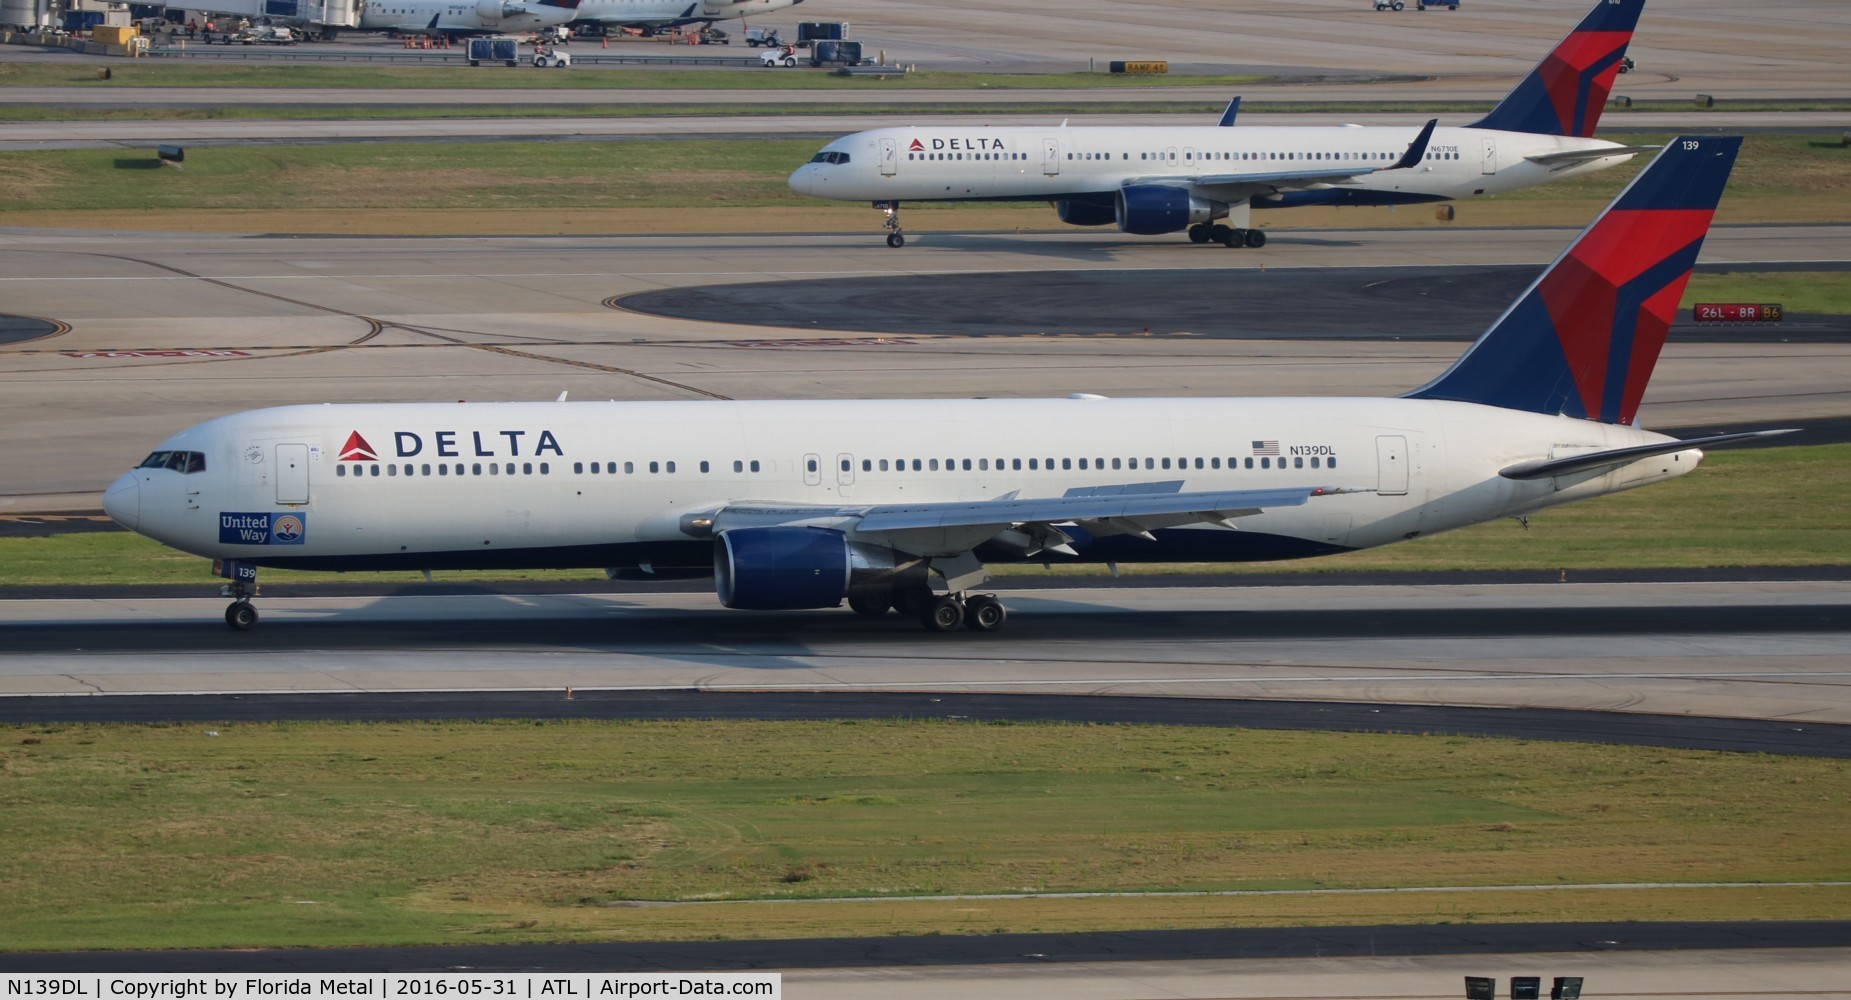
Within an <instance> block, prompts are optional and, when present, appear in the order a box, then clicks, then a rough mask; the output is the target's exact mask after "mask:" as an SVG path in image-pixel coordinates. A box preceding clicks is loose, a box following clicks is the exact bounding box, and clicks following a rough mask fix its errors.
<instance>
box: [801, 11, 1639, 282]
mask: <svg viewBox="0 0 1851 1000" xmlns="http://www.w3.org/2000/svg"><path fill="white" fill-rule="evenodd" d="M1644 6H1645V0H1598V2H1597V3H1595V5H1594V9H1593V10H1592V11H1590V12H1589V13H1588V15H1587V16H1586V17H1584V18H1582V19H1581V23H1580V24H1579V25H1576V27H1575V30H1574V31H1572V32H1570V33H1569V35H1568V37H1567V38H1564V39H1563V40H1562V41H1561V43H1560V44H1559V45H1557V46H1556V47H1555V49H1554V50H1553V51H1551V52H1550V53H1549V55H1548V57H1547V58H1545V59H1544V60H1543V61H1542V62H1541V63H1539V64H1538V65H1537V66H1536V68H1535V69H1533V70H1531V71H1530V75H1529V76H1526V77H1524V79H1523V82H1521V83H1519V84H1518V85H1517V88H1516V89H1515V90H1512V91H1511V92H1510V94H1509V95H1508V96H1506V97H1505V98H1504V100H1503V101H1502V102H1500V103H1499V104H1498V106H1497V107H1495V108H1493V109H1492V110H1491V113H1490V114H1488V115H1486V116H1485V117H1483V118H1481V119H1479V120H1478V121H1476V122H1473V123H1472V124H1470V125H1466V126H1461V127H1457V128H1439V129H1434V128H1433V127H1432V126H1433V124H1434V123H1433V122H1429V123H1428V130H1423V131H1419V133H1418V135H1416V133H1415V130H1410V129H1408V128H1404V127H1364V126H1359V125H1299V126H1256V127H1242V128H1228V127H1225V126H1229V125H1232V124H1233V121H1234V115H1235V112H1236V111H1237V109H1238V107H1239V99H1238V98H1236V99H1235V101H1234V103H1232V104H1230V105H1229V106H1228V110H1227V112H1226V113H1225V114H1223V115H1222V118H1221V123H1220V125H1218V126H1217V125H1149V126H1122V127H1121V126H1074V127H1071V128H1069V127H1065V126H1046V127H1041V126H1019V125H1012V126H1000V127H992V126H983V127H974V128H973V127H943V126H931V127H904V128H880V129H873V130H870V131H866V132H857V133H855V134H853V135H850V136H845V137H843V138H841V139H837V140H835V141H834V142H831V143H829V144H828V145H827V146H824V147H823V148H822V151H821V152H819V153H817V154H816V156H815V157H813V158H812V159H811V160H810V162H808V163H806V164H804V165H802V166H800V167H798V168H797V170H796V171H795V172H794V173H792V174H791V176H790V186H791V188H792V190H795V191H797V192H798V193H800V194H808V195H814V196H816V197H819V198H830V199H834V200H838V201H872V202H874V207H875V208H878V209H881V210H883V211H884V212H886V215H887V217H886V219H885V221H884V225H885V227H886V229H887V245H888V246H890V247H901V246H905V245H906V237H905V235H904V234H903V233H902V232H901V229H900V205H901V203H902V202H907V201H1052V202H1053V203H1054V208H1055V211H1056V212H1057V214H1058V215H1059V216H1060V220H1061V221H1062V222H1067V223H1071V224H1073V225H1076V226H1105V225H1111V224H1114V223H1116V224H1117V226H1118V228H1119V229H1121V230H1123V231H1124V232H1127V233H1136V234H1140V235H1157V234H1161V233H1175V232H1184V231H1187V232H1188V234H1189V238H1190V239H1191V240H1192V241H1194V242H1196V243H1207V242H1210V241H1214V242H1217V243H1221V244H1223V245H1224V246H1230V247H1237V246H1249V247H1258V246H1263V245H1264V244H1265V243H1266V234H1265V233H1264V232H1262V231H1260V230H1258V229H1254V228H1251V225H1252V224H1251V215H1252V210H1253V209H1255V208H1294V207H1297V206H1301V205H1405V204H1411V203H1416V202H1428V201H1448V200H1451V199H1456V198H1470V197H1474V196H1477V195H1484V194H1500V193H1502V192H1505V191H1514V190H1517V189H1518V188H1524V187H1529V186H1530V185H1533V184H1541V183H1543V182H1545V181H1553V180H1560V179H1562V178H1564V177H1574V176H1578V175H1580V174H1585V173H1591V172H1593V171H1596V170H1604V169H1606V168H1607V167H1611V166H1614V165H1616V164H1619V163H1623V162H1625V161H1626V160H1628V159H1631V158H1632V155H1633V154H1634V153H1637V152H1639V151H1641V149H1642V148H1650V147H1636V146H1622V145H1620V144H1619V143H1614V142H1607V141H1605V140H1603V139H1595V138H1592V136H1593V135H1594V127H1595V125H1596V124H1597V123H1598V122H1599V121H1600V112H1601V108H1602V107H1604V106H1605V104H1606V101H1607V92H1608V91H1609V90H1611V89H1612V87H1613V79H1614V76H1615V75H1616V74H1617V73H1618V72H1619V67H1620V60H1621V59H1622V58H1623V57H1624V56H1625V55H1626V43H1627V42H1629V41H1631V39H1632V32H1633V26H1634V25H1635V24H1637V23H1638V20H1639V11H1640V9H1641V8H1643V7H1644ZM1409 139H1413V140H1414V143H1413V145H1411V146H1410V145H1409V142H1408V140H1409ZM1221 219H1226V220H1227V222H1225V223H1223V222H1219V221H1217V220H1221Z"/></svg>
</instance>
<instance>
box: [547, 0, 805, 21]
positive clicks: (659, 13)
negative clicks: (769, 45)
mask: <svg viewBox="0 0 1851 1000" xmlns="http://www.w3.org/2000/svg"><path fill="white" fill-rule="evenodd" d="M802 2H803V0H584V2H583V3H581V4H580V5H579V9H578V16H577V20H578V21H589V22H595V23H599V24H605V25H609V26H613V27H626V28H677V27H681V26H682V25H688V24H708V23H711V22H714V21H729V20H734V19H737V18H744V17H755V16H758V15H761V14H769V13H771V12H773V11H779V10H784V9H785V8H787V7H791V6H794V5H795V4H798V3H802Z"/></svg>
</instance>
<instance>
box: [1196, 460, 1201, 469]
mask: <svg viewBox="0 0 1851 1000" xmlns="http://www.w3.org/2000/svg"><path fill="white" fill-rule="evenodd" d="M1195 467H1196V468H1198V469H1199V468H1201V467H1202V460H1201V459H1199V458H1198V459H1196V460H1195Z"/></svg>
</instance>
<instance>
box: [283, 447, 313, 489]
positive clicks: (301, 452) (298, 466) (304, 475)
mask: <svg viewBox="0 0 1851 1000" xmlns="http://www.w3.org/2000/svg"><path fill="white" fill-rule="evenodd" d="M276 502H277V503H289V504H297V503H308V502H309V449H308V445H305V444H279V445H277V446H276Z"/></svg>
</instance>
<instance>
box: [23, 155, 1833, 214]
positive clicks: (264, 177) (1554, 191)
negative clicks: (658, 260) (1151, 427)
mask: <svg viewBox="0 0 1851 1000" xmlns="http://www.w3.org/2000/svg"><path fill="white" fill-rule="evenodd" d="M1655 138H1656V139H1657V140H1659V141H1662V138H1663V137H1655ZM816 145H817V143H816V141H815V140H814V139H775V140H765V139H755V140H753V141H750V142H739V141H736V140H724V139H719V140H675V141H666V140H637V141H623V142H479V143H415V142H406V143H365V144H333V145H303V146H232V147H222V148H215V149H202V150H194V151H193V153H192V155H190V156H189V157H188V158H187V163H186V169H185V170H183V171H181V170H171V169H162V168H161V167H159V165H158V164H157V163H156V161H155V159H154V157H153V156H152V155H151V153H143V152H141V151H126V150H120V149H106V150H90V149H85V150H49V151H33V152H5V153H0V189H4V190H6V191H7V192H8V193H9V198H8V199H7V202H6V204H5V206H4V209H3V210H0V217H4V214H5V212H31V211H71V210H79V209H98V210H112V211H114V210H148V209H153V210H162V209H189V208H198V207H200V206H211V208H212V210H213V211H215V212H220V211H260V210H263V209H274V208H276V207H277V206H279V205H289V204H293V203H297V202H303V203H311V204H314V203H319V202H320V201H321V200H322V199H323V198H324V196H325V192H327V191H331V190H338V191H341V192H343V194H342V199H341V201H342V207H343V208H345V209H348V210H367V209H453V208H456V207H457V206H459V205H468V206H470V207H472V208H476V209H492V208H540V207H551V206H557V205H560V204H569V205H573V206H575V207H579V208H613V207H649V208H694V207H728V208H750V207H758V206H806V205H807V206H814V205H816V204H817V202H816V201H815V200H814V199H809V198H804V197H802V196H800V195H798V194H796V193H794V192H792V191H791V190H790V189H789V188H788V187H787V186H786V185H785V178H786V177H787V176H788V175H789V173H790V171H791V169H792V168H793V167H795V166H796V165H797V164H800V163H802V162H804V161H805V160H808V159H809V158H810V156H811V154H812V153H814V152H815V150H816ZM1635 169H1636V168H1635V167H1634V166H1633V165H1626V166H1622V167H1617V168H1615V169H1612V170H1608V171H1604V172H1602V173H1599V174H1595V175H1591V176H1589V177H1586V178H1575V179H1571V180H1567V181H1562V182H1558V183H1555V184H1548V185H1543V186H1540V187H1535V188H1530V189H1527V190H1525V191H1522V192H1517V193H1514V194H1510V195H1500V196H1496V197H1489V198H1483V199H1477V200H1475V201H1473V202H1469V203H1467V204H1468V207H1467V208H1466V209H1465V211H1468V212H1469V211H1474V210H1476V209H1474V208H1471V207H1470V206H1475V205H1479V204H1490V203H1497V202H1520V203H1529V202H1535V203H1537V205H1538V206H1539V207H1542V208H1546V209H1553V208H1554V207H1556V206H1558V205H1560V204H1561V203H1563V202H1570V201H1579V202H1604V201H1605V200H1606V199H1608V198H1610V197H1611V196H1612V194H1613V193H1614V192H1616V191H1617V190H1618V189H1619V187H1620V186H1621V185H1622V184H1623V183H1624V182H1625V181H1626V180H1627V179H1628V178H1629V177H1630V176H1631V175H1632V173H1633V172H1634V170H1635ZM1770 199H1772V200H1775V201H1778V202H1779V203H1780V204H1781V205H1784V206H1788V207H1789V208H1791V210H1792V211H1794V212H1799V213H1802V215H1803V217H1805V218H1811V219H1824V218H1839V217H1843V218H1851V149H1845V148H1842V147H1839V146H1837V145H1833V144H1828V143H1826V142H1825V141H1824V140H1822V139H1819V138H1817V137H1808V136H1784V135H1783V136H1753V137H1750V138H1749V139H1748V142H1747V146H1746V149H1745V151H1744V153H1743V155H1742V157H1741V160H1740V162H1739V163H1738V164H1737V166H1736V171H1735V175H1734V177H1733V179H1732V180H1731V186H1730V193H1729V195H1728V197H1727V198H1725V203H1724V210H1725V218H1734V216H1731V215H1730V214H1729V213H1730V212H1737V214H1738V215H1739V214H1740V212H1739V211H1737V210H1738V209H1742V207H1743V206H1749V207H1752V206H1756V205H1765V204H1767V203H1768V202H1769V200H1770ZM1742 210H1746V209H1742Z"/></svg>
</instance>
